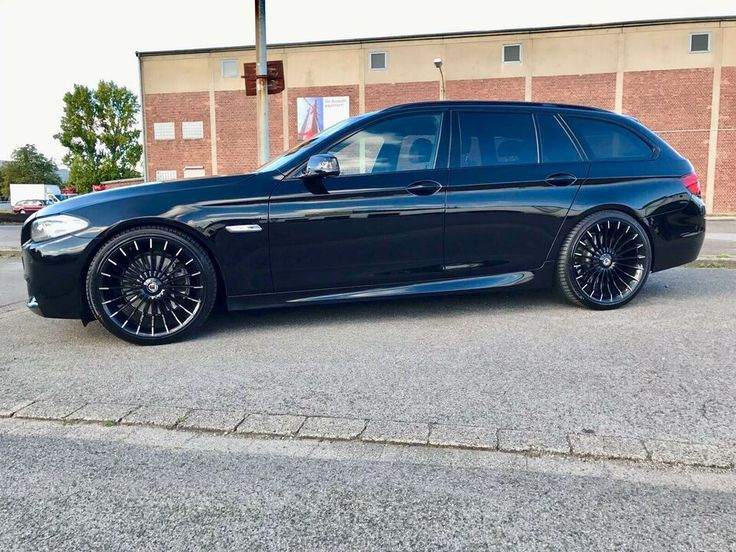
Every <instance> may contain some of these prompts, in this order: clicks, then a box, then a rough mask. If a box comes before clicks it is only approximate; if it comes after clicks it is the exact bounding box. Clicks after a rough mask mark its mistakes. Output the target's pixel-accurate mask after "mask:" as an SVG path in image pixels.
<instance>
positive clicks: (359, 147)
mask: <svg viewBox="0 0 736 552" xmlns="http://www.w3.org/2000/svg"><path fill="white" fill-rule="evenodd" d="M441 122H442V116H441V115H440V114H421V115H409V116H405V117H395V118H393V119H388V120H384V121H380V122H378V123H375V124H373V125H370V126H368V127H366V128H364V129H363V130H361V131H359V132H357V133H355V134H353V135H352V136H350V137H349V138H346V139H345V140H343V141H342V142H340V143H339V144H337V145H335V146H333V147H332V148H330V149H329V150H328V153H331V154H332V155H334V156H335V157H337V160H338V162H339V163H340V174H341V175H351V174H379V173H387V172H397V171H413V170H422V169H431V168H434V165H435V161H436V160H437V146H438V145H439V136H440V127H441Z"/></svg>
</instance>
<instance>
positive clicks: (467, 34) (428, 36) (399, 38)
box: [135, 15, 736, 58]
mask: <svg viewBox="0 0 736 552" xmlns="http://www.w3.org/2000/svg"><path fill="white" fill-rule="evenodd" d="M723 21H736V15H722V16H707V17H681V18H670V19H643V20H633V21H616V22H611V23H587V24H580V25H555V26H547V27H519V28H511V29H498V30H487V31H459V32H458V31H455V32H449V33H425V34H412V35H396V36H378V37H365V38H346V39H338V40H315V41H304V42H282V43H275V44H269V45H268V47H269V48H304V47H309V46H338V45H350V44H363V43H374V42H403V41H411V40H432V39H442V38H472V37H482V36H500V35H509V34H520V33H529V34H539V33H549V32H565V31H580V30H586V29H591V30H596V29H613V28H617V27H621V28H626V27H654V26H660V25H676V24H682V23H711V22H723ZM243 50H246V51H248V50H255V46H254V45H253V44H249V45H244V46H219V47H213V48H187V49H178V50H151V51H143V52H141V51H136V53H135V55H136V56H137V57H138V58H143V57H149V56H167V55H169V56H171V55H180V54H211V53H218V52H236V51H243Z"/></svg>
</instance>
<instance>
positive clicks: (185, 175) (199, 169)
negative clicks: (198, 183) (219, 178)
mask: <svg viewBox="0 0 736 552" xmlns="http://www.w3.org/2000/svg"><path fill="white" fill-rule="evenodd" d="M187 171H201V172H202V174H196V175H187ZM202 176H207V174H206V173H205V171H204V166H203V165H196V166H191V167H184V178H200V177H202Z"/></svg>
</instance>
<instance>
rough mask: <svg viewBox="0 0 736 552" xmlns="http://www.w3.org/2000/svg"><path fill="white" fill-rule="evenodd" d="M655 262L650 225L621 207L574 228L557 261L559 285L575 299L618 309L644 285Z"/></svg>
mask: <svg viewBox="0 0 736 552" xmlns="http://www.w3.org/2000/svg"><path fill="white" fill-rule="evenodd" d="M651 266H652V248H651V243H650V241H649V236H648V235H647V233H646V231H645V230H644V228H643V227H642V226H641V224H639V223H638V222H637V221H636V220H635V219H634V218H633V217H631V216H629V215H627V214H626V213H622V212H619V211H601V212H598V213H594V214H592V215H590V216H589V217H586V218H585V219H583V220H582V221H581V222H580V223H579V224H577V225H576V226H575V228H573V229H572V231H571V232H570V234H569V235H568V236H567V238H566V239H565V242H564V243H563V245H562V248H561V249H560V256H559V258H558V260H557V284H558V288H559V289H560V291H561V292H562V294H563V295H564V296H565V297H566V298H567V299H568V300H570V301H572V302H573V303H576V304H578V305H582V306H585V307H588V308H592V309H615V308H618V307H621V306H623V305H625V304H626V303H628V302H629V301H631V300H632V299H633V298H634V297H635V296H636V295H637V294H638V293H639V291H640V290H641V288H642V286H644V283H645V282H646V280H647V277H648V276H649V271H650V270H651Z"/></svg>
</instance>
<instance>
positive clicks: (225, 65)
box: [222, 59, 240, 79]
mask: <svg viewBox="0 0 736 552" xmlns="http://www.w3.org/2000/svg"><path fill="white" fill-rule="evenodd" d="M238 73H239V71H238V62H237V61H236V60H234V59H226V60H223V62H222V78H223V79H234V78H237V77H239V76H240V75H239V74H238Z"/></svg>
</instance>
